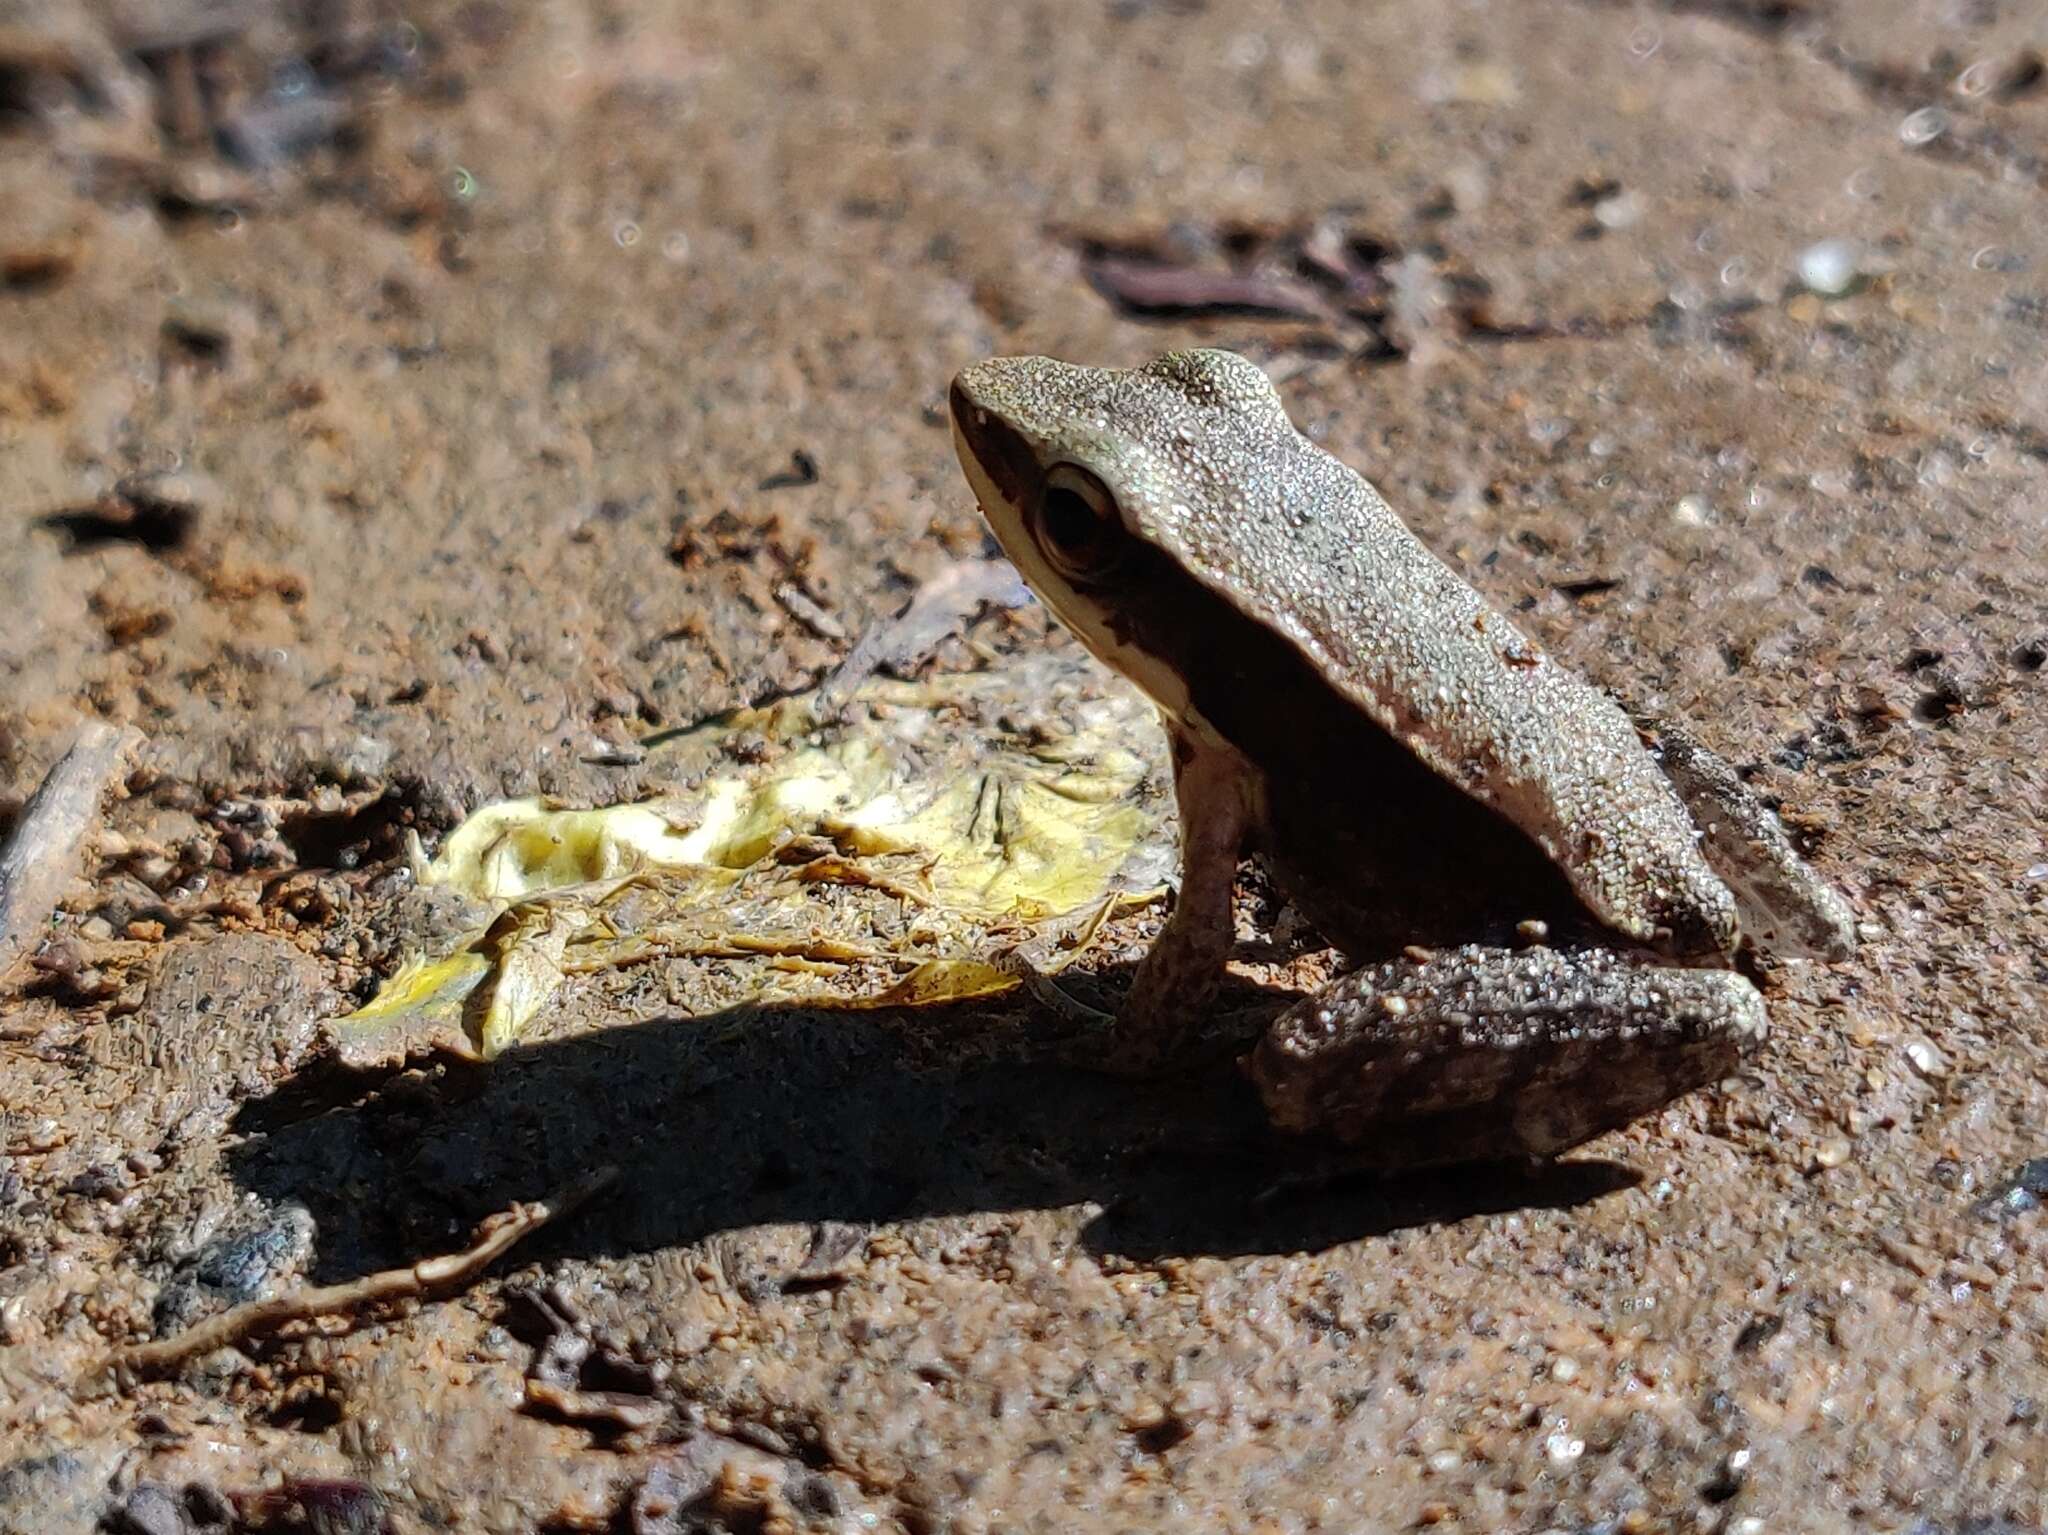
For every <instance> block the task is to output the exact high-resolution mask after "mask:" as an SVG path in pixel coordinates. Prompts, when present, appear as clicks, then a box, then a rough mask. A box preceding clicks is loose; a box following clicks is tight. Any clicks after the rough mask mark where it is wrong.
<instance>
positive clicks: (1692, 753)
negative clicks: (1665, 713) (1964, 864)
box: [1636, 715, 1856, 961]
mask: <svg viewBox="0 0 2048 1535" xmlns="http://www.w3.org/2000/svg"><path fill="white" fill-rule="evenodd" d="M1636 724H1637V727H1638V728H1639V729H1642V730H1644V731H1646V732H1647V733H1649V734H1650V735H1652V736H1653V737H1654V739H1655V741H1656V747H1657V752H1656V756H1657V765H1658V766H1659V767H1661V768H1662V769H1663V770H1664V776H1665V778H1666V779H1668V780H1669V781H1670V783H1671V787H1672V788H1673V789H1675V790H1676V791H1677V792H1678V797H1679V799H1681V800H1682V801H1684V802H1685V808H1686V811H1687V813H1688V814H1690V815H1691V816H1692V818H1693V821H1694V822H1695V823H1696V824H1697V825H1698V826H1699V829H1700V851H1701V852H1703V853H1704V854H1706V858H1707V862H1708V863H1709V864H1711V865H1712V866H1713V870H1714V872H1715V873H1716V874H1718V875H1720V876H1721V878H1722V880H1723V881H1724V882H1725V883H1726V884H1727V886H1728V888H1729V889H1730V890H1731V891H1733V892H1734V894H1735V908H1736V911H1737V912H1738V913H1739V915H1740V920H1741V923H1742V932H1743V936H1744V937H1746V938H1748V939H1749V940H1750V941H1751V942H1752V943H1754V944H1755V945H1756V946H1757V947H1758V948H1760V949H1762V950H1763V951H1764V952H1765V953H1767V954H1782V955H1785V956H1788V957H1791V958H1797V959H1819V960H1829V961H1835V960H1844V959H1847V958H1848V957H1849V956H1850V955H1852V954H1854V953H1855V952H1856V914H1855V913H1854V912H1852V911H1851V910H1850V909H1849V903H1848V902H1847V901H1844V900H1843V899H1842V898H1841V896H1839V895H1837V894H1836V893H1835V891H1834V890H1833V888H1831V887H1830V886H1829V885H1828V883H1827V882H1826V881H1825V880H1823V879H1822V878H1821V877H1820V876H1819V875H1818V874H1816V873H1814V872H1813V870H1812V869H1810V868H1808V867H1807V865H1806V860H1805V859H1803V858H1801V857H1800V856H1799V851H1798V849H1796V848H1795V847H1793V846H1792V839H1791V838H1790V837H1788V836H1786V835H1785V828H1784V826H1783V825H1781V824H1780V823H1779V820H1778V818H1777V817H1776V816H1775V815H1773V814H1772V813H1771V811H1770V807H1768V806H1767V805H1765V804H1764V802H1763V801H1762V800H1760V799H1758V798H1757V797H1756V795H1754V794H1753V793H1751V792H1750V788H1749V785H1748V784H1746V783H1744V782H1743V781H1742V775H1741V774H1739V773H1737V772H1736V771H1735V769H1734V768H1732V767H1730V766H1729V765H1728V764H1727V762H1725V761H1723V760H1722V759H1721V758H1720V757H1719V756H1718V755H1716V754H1715V753H1714V752H1711V751H1709V750H1708V749H1707V748H1706V747H1704V746H1702V745H1701V744H1700V743H1699V742H1698V741H1696V740H1694V739H1693V738H1692V736H1691V735H1690V734H1688V733H1687V732H1686V731H1684V730H1682V729H1680V728H1679V727H1678V726H1676V725H1673V724H1670V723H1669V722H1667V721H1664V720H1652V719H1648V718H1646V717H1644V716H1640V715H1639V716H1637V719H1636Z"/></svg>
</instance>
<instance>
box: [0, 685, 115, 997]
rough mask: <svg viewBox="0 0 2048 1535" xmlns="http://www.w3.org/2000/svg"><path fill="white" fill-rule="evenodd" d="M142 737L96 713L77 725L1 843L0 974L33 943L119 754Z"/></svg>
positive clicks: (95, 815)
mask: <svg viewBox="0 0 2048 1535" xmlns="http://www.w3.org/2000/svg"><path fill="white" fill-rule="evenodd" d="M141 739H142V733H141V732H140V731H138V730H135V729H134V728H132V727H128V728H117V727H115V726H113V725H107V724H102V723H99V722H97V721H95V722H94V723H92V724H89V725H87V726H86V727H85V728H84V729H82V730H80V731H79V732H78V739H77V740H75V741H73V742H72V743H71V749H70V750H69V751H67V752H65V753H64V755H63V756H62V757H60V758H58V759H57V765H56V766H55V767H53V768H51V769H50V771H49V774H48V775H47V776H46V777H45V778H44V779H43V781H42V784H41V785H40V786H39V787H38V788H37V789H36V792H35V793H34V794H33V795H31V796H30V797H29V802H28V803H27V804H26V805H24V806H23V807H22V811H21V819H20V821H18V822H17V823H16V824H15V828H14V834H13V835H12V836H11V837H9V838H8V839H7V846H6V847H5V848H4V849H0V979H4V978H5V977H6V976H7V974H8V972H10V971H11V970H13V969H14V967H15V966H16V965H17V964H18V963H20V961H21V960H22V958H23V957H24V956H25V955H27V954H28V953H29V951H30V950H32V949H33V948H35V946H36V944H37V942H38V941H39V940H40V938H41V936H42V934H43V932H44V930H45V929H47V928H48V926H49V923H50V914H51V913H52V912H54V911H55V910H56V909H57V902H58V901H59V900H60V899H62V898H63V895H64V887H65V886H66V885H68V884H70V883H71V877H72V875H74V874H75V873H77V872H78V847H79V844H80V843H81V842H83V841H84V840H85V838H86V836H87V834H88V833H89V832H90V831H91V830H92V828H93V825H94V823H95V822H97V821H98V820H99V815H100V800H101V798H102V797H103V796H104V795H105V794H106V791H107V785H108V784H110V783H111V782H112V781H113V778H114V775H115V773H117V772H118V771H120V767H121V759H122V758H123V757H124V756H125V755H126V754H127V752H128V749H129V747H130V746H132V745H133V744H135V743H136V742H138V741H140V740H141Z"/></svg>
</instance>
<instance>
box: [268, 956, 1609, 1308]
mask: <svg viewBox="0 0 2048 1535" xmlns="http://www.w3.org/2000/svg"><path fill="white" fill-rule="evenodd" d="M1237 1000H1243V999H1237ZM1253 1000H1254V1002H1255V1003H1256V1000H1257V994H1256V993H1253ZM1259 1011H1260V1010H1259V1009H1257V1008H1256V1006H1255V1008H1254V1010H1253V1011H1252V1013H1250V1014H1249V1015H1248V1016H1250V1017H1251V1018H1252V1020H1253V1022H1252V1024H1251V1026H1250V1032H1254V1033H1255V1032H1256V1026H1257V1017H1258V1014H1259ZM1263 1011H1264V1012H1268V1013H1269V1012H1270V1011H1271V1009H1270V1007H1267V1008H1265V1009H1263ZM1034 1028H1035V1029H1037V1030H1038V1037H1037V1040H1036V1042H1034V1035H1033V1030H1034ZM1043 1032H1044V1018H1043V1015H1038V1016H1037V1017H1036V1018H1032V1017H1027V1016H1025V1015H1024V1014H1023V1012H1022V1010H1021V1009H1019V1008H1015V1007H1012V1008H1005V1007H1001V1006H998V1007H995V1008H991V1007H989V1006H987V1005H986V1004H977V1005H962V1006H959V1007H956V1008H946V1009H924V1010H920V1011H919V1012H918V1013H916V1014H915V1015H910V1016H905V1015H886V1014H878V1013H858V1012H842V1011H828V1010H804V1009H788V1008H742V1009H736V1010H733V1011H730V1012H726V1013H721V1014H717V1015H714V1016H710V1017H696V1018H688V1017H654V1018H651V1019H648V1020H646V1021H644V1022H640V1023H636V1024H632V1025H629V1026H620V1027H614V1028H610V1029H606V1030H603V1031H601V1032H598V1033H594V1034H589V1035H585V1036H582V1037H580V1038H575V1039H569V1040H563V1041H557V1042H551V1043H545V1044H539V1045H534V1046H531V1047H527V1048H523V1049H519V1050H515V1051H512V1052H510V1053H508V1054H507V1055H505V1056H502V1057H500V1058H499V1059H498V1060H496V1061H494V1062H492V1063H491V1064H490V1065H488V1066H468V1065H461V1064H456V1065H451V1066H447V1067H436V1068H431V1069H428V1070H424V1071H408V1072H402V1073H399V1074H396V1075H390V1076H384V1077H381V1078H369V1077H363V1076H359V1075H354V1074H349V1073H344V1072H341V1071H339V1070H338V1069H326V1070H320V1069H316V1070H315V1071H314V1072H313V1073H312V1074H310V1075H309V1076H308V1077H305V1078H302V1079H301V1080H300V1081H297V1082H295V1083H293V1084H290V1085H289V1086H287V1087H285V1088H284V1089H282V1090H280V1091H279V1092H278V1093H276V1094H273V1095H272V1096H271V1097H269V1098H266V1099H261V1100H255V1101H252V1102H251V1103H249V1104H247V1105H245V1106H244V1109H243V1111H242V1114H241V1116H240V1117H239V1119H238V1122H237V1129H239V1130H241V1131H242V1132H244V1135H245V1137H246V1138H245V1139H244V1140H243V1141H242V1142H241V1144H240V1145H239V1147H238V1148H237V1150H236V1152H235V1154H234V1156H235V1173H236V1176H237V1178H238V1179H239V1180H240V1181H241V1182H242V1183H243V1184H244V1185H245V1186H246V1187H248V1188H250V1189H252V1190H254V1191H255V1192H257V1193H259V1194H261V1195H263V1196H265V1197H266V1198H268V1199H272V1200H296V1201H299V1202H301V1203H303V1204H305V1205H306V1206H307V1207H308V1208H309V1209H310V1210H311V1211H312V1213H313V1215H314V1216H315V1218H316V1219H317V1220H318V1221H319V1224H320V1230H321V1233H322V1237H321V1242H320V1251H321V1259H320V1268H319V1270H318V1271H317V1272H316V1276H315V1277H317V1278H319V1279H321V1280H323V1281H324V1280H331V1279H336V1278H341V1277H346V1276H348V1275H351V1274H356V1273H361V1272H364V1271H366V1270H369V1269H372V1268H377V1267H382V1266H386V1265H390V1264H394V1263H402V1262H409V1261H411V1260H413V1259H415V1258H417V1257H419V1256H422V1255H423V1254H427V1253H431V1252H435V1251H440V1250H444V1249H446V1248H449V1247H451V1246H456V1245H460V1243H461V1242H462V1241H463V1240H465V1239H466V1236H467V1233H468V1232H469V1230H470V1228H471V1226H472V1225H473V1224H474V1222H475V1221H476V1220H478V1219H479V1218H481V1217H482V1216H484V1215H486V1214H488V1213H489V1212H491V1211H493V1210H496V1209H499V1208H502V1207H503V1206H505V1205H506V1204H508V1203H510V1202H511V1201H513V1200H516V1199H531V1198H536V1197H540V1196H542V1195H544V1194H546V1193H547V1192H549V1191H550V1190H552V1189H556V1188H559V1187H561V1186H563V1185H566V1184H569V1183H571V1182H573V1181H575V1180H576V1179H577V1178H578V1177H580V1176H581V1175H582V1174H584V1173H585V1172H587V1171H588V1170H590V1169H591V1168H594V1167H596V1166H599V1165H602V1164H606V1163H610V1164H615V1165H617V1166H618V1167H619V1169H620V1170H621V1173H622V1174H623V1177H622V1178H621V1181H620V1183H619V1185H618V1187H617V1189H616V1190H615V1191H614V1192H613V1193H612V1194H611V1195H610V1196H609V1197H608V1198H606V1199H605V1200H604V1201H603V1202H602V1203H601V1204H599V1205H596V1206H593V1207H591V1208H590V1209H588V1210H586V1211H584V1212H582V1213H580V1214H578V1215H577V1216H576V1217H575V1218H574V1219H572V1220H569V1221H567V1222H564V1223H563V1224H562V1225H561V1226H559V1227H558V1228H555V1229H552V1230H550V1231H549V1232H547V1233H544V1234H543V1235H542V1236H541V1237H540V1238H538V1239H537V1240H536V1241H535V1242H534V1243H533V1244H531V1245H530V1246H529V1247H528V1248H525V1249H522V1252H523V1253H526V1254H527V1255H530V1256H542V1255H555V1256H562V1255H569V1254H583V1255H593V1256H595V1255H602V1254H610V1255H619V1254H625V1253H634V1252H646V1251H652V1250H656V1249H659V1248H664V1247H670V1246H674V1245H677V1244H681V1243H688V1242H692V1241H695V1240H698V1239H701V1238H703V1237H705V1236H707V1235H710V1234H712V1233H714V1232H718V1231H723V1230H728V1229H732V1228H736V1227H743V1226H749V1225H754V1224H757V1223H763V1222H816V1221H835V1222H851V1223H860V1222H877V1221H888V1220H900V1219H905V1218H912V1217H918V1216H927V1215H948V1214H966V1213H972V1212H977V1211H987V1210H1004V1209H1021V1208H1045V1207H1056V1206H1067V1205H1073V1204H1077V1203H1082V1202H1090V1201H1092V1202H1094V1203H1095V1204H1097V1205H1099V1206H1100V1207H1101V1210H1100V1213H1099V1214H1097V1215H1096V1216H1095V1218H1094V1219H1093V1220H1092V1221H1091V1222H1090V1223H1089V1225H1088V1227H1087V1229H1086V1231H1085V1233H1084V1238H1083V1240H1084V1242H1085V1243H1086V1245H1087V1246H1088V1247H1089V1248H1090V1250H1092V1251H1094V1252H1096V1253H1097V1254H1100V1255H1112V1254H1113V1255H1117V1256H1120V1257H1124V1258H1128V1259H1132V1260H1136V1261H1145V1260H1149V1259H1154V1258H1159V1257H1164V1256H1169V1255H1192V1254H1202V1253H1207V1254H1240V1253H1254V1252H1289V1251H1297V1250H1304V1249H1308V1250H1313V1249H1319V1248H1323V1247H1327V1246H1329V1245H1331V1244H1333V1243H1337V1242H1342V1241H1347V1240H1351V1239H1355V1238H1359V1237H1369V1236H1373V1235H1377V1234H1382V1233H1386V1232H1390V1231H1394V1230H1398V1229H1401V1228H1404V1227H1413V1226H1418V1225H1426V1224H1430V1223H1434V1222H1441V1221H1447V1220H1455V1219H1458V1218H1460V1217H1462V1216H1466V1215H1471V1214H1476V1213H1484V1212H1492V1211H1499V1210H1507V1209H1517V1208H1529V1207H1547V1208H1564V1207H1570V1206H1574V1205H1578V1204H1582V1203H1585V1202H1586V1201H1589V1200H1592V1199H1596V1198H1598V1197H1600V1196H1601V1195H1603V1194H1608V1193H1612V1192H1614V1191H1616V1190H1618V1189H1621V1188H1626V1187H1629V1186H1631V1185H1633V1184H1634V1183H1635V1181H1636V1176H1635V1174H1634V1173H1632V1172H1631V1171H1630V1170H1629V1169H1627V1168H1625V1167H1621V1166H1617V1165H1615V1164H1613V1163H1607V1162H1600V1161H1573V1162H1562V1163H1558V1164H1555V1165H1552V1166H1550V1167H1547V1168H1542V1169H1537V1170H1533V1171H1526V1170H1519V1169H1505V1168H1501V1167H1480V1168H1469V1169H1460V1170H1453V1171H1449V1172H1435V1173H1416V1174H1408V1175H1404V1176H1401V1177H1397V1178H1396V1177H1382V1176H1373V1175H1368V1174H1353V1175H1349V1176H1340V1177H1333V1176H1331V1175H1330V1165H1329V1164H1328V1163H1327V1162H1325V1161H1324V1160H1323V1159H1322V1157H1321V1153H1320V1151H1319V1150H1318V1149H1317V1148H1313V1147H1309V1146H1305V1145H1304V1144H1303V1143H1301V1142H1299V1141H1294V1140H1290V1139H1288V1138H1285V1137H1282V1136H1279V1135H1276V1134H1275V1133H1274V1132H1272V1131H1271V1130H1269V1129H1268V1128H1267V1126H1266V1123H1265V1118H1264V1115H1263V1114H1262V1112H1261V1111H1260V1108H1259V1104H1258V1101H1257V1098H1256V1096H1255V1095H1254V1093H1253V1091H1252V1089H1251V1087H1250V1085H1249V1084H1248V1083H1247V1082H1246V1081H1245V1080H1244V1079H1243V1077H1242V1075H1241V1074H1240V1073H1239V1071H1238V1070H1237V1068H1236V1065H1235V1063H1234V1061H1233V1060H1231V1059H1228V1058H1227V1057H1226V1058H1224V1059H1221V1060H1219V1061H1218V1062H1217V1063H1216V1064H1213V1065H1210V1066H1206V1067H1203V1068H1201V1069H1198V1070H1194V1071H1190V1072H1188V1073H1185V1074H1181V1075H1178V1076H1174V1077H1171V1078H1166V1079H1162V1080H1158V1081H1150V1082H1131V1081H1125V1080H1121V1079H1117V1078H1113V1077H1109V1076H1105V1075H1101V1074H1099V1073H1095V1072H1090V1071H1087V1070H1085V1069H1081V1068H1078V1067H1075V1066H1072V1065H1066V1064H1059V1063H1054V1062H1050V1061H1048V1060H1047V1059H1046V1054H1047V1051H1046V1049H1045V1047H1044V1041H1043Z"/></svg>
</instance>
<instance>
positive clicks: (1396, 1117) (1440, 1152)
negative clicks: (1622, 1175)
mask: <svg viewBox="0 0 2048 1535" xmlns="http://www.w3.org/2000/svg"><path fill="white" fill-rule="evenodd" d="M1765 1028H1766V1018H1765V1014H1764V1004H1763V998H1762V997H1761V996H1759V995H1758V994H1757V990H1756V988H1755V987H1754V986H1752V985H1750V983H1749V982H1748V981H1747V980H1745V979H1744V978H1743V977H1742V976H1739V975H1737V974H1735V973H1734V972H1732V971H1726V970H1681V969H1660V968H1655V967H1651V966H1648V965H1643V964H1639V963H1636V962H1634V961H1631V960H1629V959H1627V958H1625V957H1623V956H1619V955H1615V954H1608V953H1599V952H1593V953H1581V954H1568V953H1560V952H1558V951H1556V950H1552V949H1540V948H1539V949H1521V950H1508V949H1487V948H1477V947H1472V948H1462V949H1457V950H1453V951H1449V952H1446V953H1443V954H1439V955H1436V956H1434V957H1433V958H1431V959H1429V960H1428V961H1426V962H1424V963H1420V964H1417V963H1413V962H1410V961H1396V962H1394V963H1390V964H1382V965H1372V966H1368V967H1366V968H1364V969H1361V970H1358V971H1354V972H1353V973H1352V974H1350V975H1348V976H1345V977H1344V978H1343V979H1341V980H1339V981H1337V982H1336V983H1334V984H1333V985H1331V986H1330V987H1328V988H1326V989H1325V990H1324V991H1322V992H1321V993H1319V994H1317V995H1316V996H1313V997H1310V998H1308V999H1306V1000H1305V1001H1303V1002H1301V1003H1299V1004H1297V1005H1296V1006H1294V1007H1292V1008H1290V1009H1289V1010H1288V1011H1287V1012H1285V1013H1283V1014H1282V1015H1281V1016H1280V1017H1279V1018H1278V1019H1276V1020H1275V1021H1274V1023H1273V1026H1272V1027H1271V1028H1270V1029H1269V1030H1268V1031H1267V1033H1266V1036H1265V1038H1263V1039H1262V1040H1261V1041H1260V1042H1259V1045H1258V1047H1257V1049H1256V1050H1255V1051H1254V1052H1253V1056H1252V1076H1253V1079H1254V1081H1255V1082H1256V1083H1257V1084H1258V1088H1259V1092H1260V1095H1261V1096H1262V1097H1263V1098H1264V1100H1265V1104H1266V1109H1267V1112H1268V1113H1269V1114H1270V1115H1271V1116H1272V1119H1273V1122H1274V1123H1275V1124H1276V1125H1278V1126H1280V1127H1281V1128H1282V1129H1286V1130H1295V1131H1313V1132H1316V1133H1318V1134H1322V1135H1330V1136H1335V1137H1336V1138H1337V1139H1339V1140H1341V1141H1344V1142H1347V1143H1350V1144H1354V1145H1367V1146H1371V1147H1372V1148H1373V1152H1374V1156H1375V1159H1376V1160H1378V1159H1380V1155H1381V1153H1383V1152H1384V1153H1385V1160H1387V1161H1389V1162H1390V1163H1399V1164H1416V1163H1423V1162H1445V1161H1463V1160H1481V1159H1486V1158H1492V1157H1519V1156H1537V1157H1541V1156H1550V1155H1553V1154H1555V1153H1556V1152H1559V1151H1562V1150H1564V1149H1565V1148H1567V1147H1569V1146H1574V1145H1576V1144H1578V1143H1579V1142H1580V1141H1583V1140H1585V1139H1587V1138H1588V1137H1590V1136H1593V1135H1597V1134H1599V1133H1600V1132H1601V1131H1603V1130H1609V1129H1613V1128H1615V1127H1616V1126H1618V1125H1622V1124H1626V1123H1628V1122H1629V1121H1630V1120H1632V1119H1634V1118H1636V1117H1637V1116H1639V1115H1641V1114H1645V1113H1648V1112H1649V1111H1651V1110H1653V1109H1656V1108H1658V1107H1660V1106H1661V1105H1663V1104H1665V1103H1667V1102H1669V1101H1670V1100H1671V1099H1673V1098H1675V1097H1678V1096H1679V1095H1680V1094H1682V1093H1685V1092H1687V1091H1690V1090H1691V1089H1692V1088H1695V1087H1699V1086H1701V1085H1702V1084H1704V1083H1708V1082H1713V1081H1716V1080H1718V1079H1720V1078H1721V1077H1724V1076H1727V1075H1729V1074H1730V1073H1731V1072H1733V1071H1734V1070H1735V1069H1736V1067H1737V1066H1738V1065H1739V1064H1740V1062H1741V1060H1742V1059H1743V1057H1744V1056H1745V1055H1747V1054H1748V1053H1749V1052H1750V1051H1752V1050H1753V1049H1754V1048H1755V1047H1756V1045H1757V1044H1758V1043H1759V1042H1760V1041H1761V1040H1762V1038H1763V1036H1764V1032H1765Z"/></svg>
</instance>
